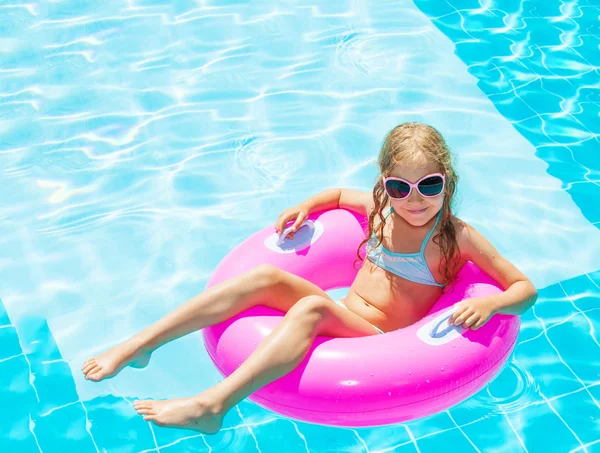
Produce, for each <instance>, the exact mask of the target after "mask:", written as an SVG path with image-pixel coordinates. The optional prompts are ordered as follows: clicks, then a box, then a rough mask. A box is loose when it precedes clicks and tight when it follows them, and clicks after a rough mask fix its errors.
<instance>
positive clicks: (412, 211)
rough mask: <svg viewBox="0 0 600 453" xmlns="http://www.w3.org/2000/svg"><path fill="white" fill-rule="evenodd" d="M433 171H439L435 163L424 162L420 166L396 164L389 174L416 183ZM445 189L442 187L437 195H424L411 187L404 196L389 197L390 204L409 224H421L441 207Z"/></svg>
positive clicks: (427, 220) (433, 215)
mask: <svg viewBox="0 0 600 453" xmlns="http://www.w3.org/2000/svg"><path fill="white" fill-rule="evenodd" d="M433 173H441V171H440V169H439V168H438V167H437V166H436V165H435V164H424V165H422V166H415V165H410V166H409V165H401V164H396V165H395V166H394V168H393V169H392V172H391V173H390V176H391V177H395V178H402V179H405V180H407V181H409V182H411V183H416V182H417V181H419V180H420V179H421V178H423V177H424V176H427V175H431V174H433ZM445 191H446V189H445V187H444V190H443V191H442V193H440V194H439V195H437V196H435V197H424V196H422V195H421V194H420V193H419V191H418V190H416V189H414V188H413V189H412V190H411V191H410V194H409V195H408V197H406V198H403V199H395V198H391V197H390V204H391V205H392V207H393V208H394V211H396V213H397V214H398V215H399V216H400V217H402V218H403V219H404V220H406V221H407V222H408V223H409V224H411V225H413V226H423V225H425V224H426V223H427V222H429V221H430V220H431V219H432V218H433V217H435V216H436V215H437V213H438V212H439V211H440V209H442V206H443V204H444V196H445V195H444V194H445Z"/></svg>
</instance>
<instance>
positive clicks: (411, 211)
mask: <svg viewBox="0 0 600 453" xmlns="http://www.w3.org/2000/svg"><path fill="white" fill-rule="evenodd" d="M426 209H427V208H423V209H416V210H413V209H407V211H408V212H410V213H411V214H420V213H422V212H424V211H425V210H426Z"/></svg>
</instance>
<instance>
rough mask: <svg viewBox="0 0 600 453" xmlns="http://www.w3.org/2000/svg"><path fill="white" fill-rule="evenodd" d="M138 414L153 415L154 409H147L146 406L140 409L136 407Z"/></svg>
mask: <svg viewBox="0 0 600 453" xmlns="http://www.w3.org/2000/svg"><path fill="white" fill-rule="evenodd" d="M135 411H136V412H137V413H138V414H140V415H155V414H154V411H153V410H152V409H149V408H147V407H144V408H141V409H136V410H135Z"/></svg>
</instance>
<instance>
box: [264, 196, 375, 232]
mask: <svg viewBox="0 0 600 453" xmlns="http://www.w3.org/2000/svg"><path fill="white" fill-rule="evenodd" d="M373 205H374V203H373V194H372V193H370V192H360V191H358V190H349V189H327V190H324V191H323V192H320V193H318V194H316V195H314V196H312V197H310V198H308V199H307V200H305V201H303V202H301V203H299V204H297V205H296V206H293V207H291V208H289V209H286V210H285V211H283V212H282V213H281V214H280V215H279V217H278V218H277V220H276V222H275V230H276V231H277V233H279V234H282V232H283V231H284V230H285V227H286V225H287V223H288V222H290V221H294V224H293V225H292V230H291V232H290V233H289V234H288V235H287V237H289V238H293V237H294V233H295V232H296V231H297V230H298V228H300V225H301V224H302V222H303V221H304V219H306V217H307V216H308V215H309V214H310V213H311V212H319V211H324V210H326V209H335V208H343V209H348V210H351V211H354V212H357V213H359V214H363V215H366V214H367V213H369V212H371V209H373Z"/></svg>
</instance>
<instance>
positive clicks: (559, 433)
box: [0, 0, 600, 453]
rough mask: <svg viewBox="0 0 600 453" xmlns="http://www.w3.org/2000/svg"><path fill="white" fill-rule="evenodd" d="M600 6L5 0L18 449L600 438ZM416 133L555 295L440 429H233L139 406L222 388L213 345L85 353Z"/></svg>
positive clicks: (489, 231) (0, 53)
mask: <svg viewBox="0 0 600 453" xmlns="http://www.w3.org/2000/svg"><path fill="white" fill-rule="evenodd" d="M599 16H600V3H599V2H598V1H597V0H573V1H567V0H560V1H559V0H556V1H555V0H521V1H512V0H508V1H504V0H503V1H502V2H500V1H499V0H495V1H494V0H480V1H476V0H461V1H454V0H453V1H444V0H436V1H433V0H430V1H427V0H415V1H414V2H413V1H407V0H399V1H373V2H366V1H362V2H361V1H352V2H351V1H335V2H325V1H322V2H320V3H317V4H315V3H310V4H308V3H304V2H265V1H255V2H246V1H238V2H235V1H231V2H227V1H208V0H207V1H202V0H197V1H192V0H181V1H167V0H162V1H160V0H156V1H152V0H128V1H127V0H120V1H112V0H108V1H105V2H83V1H75V0H68V1H59V0H54V1H48V2H39V3H33V2H32V3H24V2H15V1H11V0H9V1H8V2H4V3H2V4H0V115H1V121H0V174H1V175H2V184H1V185H0V201H1V202H2V207H3V209H2V210H1V211H0V233H1V234H0V241H1V245H2V253H1V254H0V299H1V300H0V407H1V408H2V410H1V411H0V452H19V453H21V452H38V451H39V452H44V453H67V452H119V453H120V452H150V451H155V452H164V453H175V452H177V453H179V452H217V451H222V452H229V451H243V452H260V453H267V452H292V453H296V452H323V453H325V452H370V453H376V452H377V453H384V452H385V453H387V452H415V451H416V452H438V451H442V450H444V451H447V450H448V449H450V450H451V451H466V452H468V451H476V452H488V451H493V452H521V451H525V452H550V451H551V452H577V451H581V452H596V451H598V452H600V405H599V401H600V343H599V333H598V328H599V326H600V309H599V308H598V297H599V296H600V232H599V231H598V227H599V226H600V210H598V208H597V207H598V205H599V204H600V157H598V156H599V154H598V149H599V146H598V145H599V143H598V142H599V137H600V118H599V112H600V107H599V105H600V104H599V102H600V95H599V94H598V93H599V90H598V88H600V83H599V82H598V81H599V80H600V79H599V73H598V70H599V68H600V57H599V55H600V52H599V44H600V25H599V24H600V20H599ZM403 121H423V122H426V123H428V124H431V125H433V126H435V127H436V128H438V129H439V130H440V131H441V132H442V133H443V134H444V136H445V137H446V139H447V141H448V143H449V144H450V146H451V147H452V149H453V151H454V153H455V155H456V157H457V170H458V173H459V175H460V176H461V181H460V188H459V204H458V212H457V214H458V215H459V216H460V217H461V218H463V219H465V220H466V221H468V222H469V223H471V224H472V225H474V226H475V227H476V228H477V229H478V230H479V231H481V232H482V233H483V234H484V235H485V236H486V237H487V238H488V239H489V240H490V241H491V242H492V243H493V244H494V245H495V246H496V248H497V249H498V250H499V251H500V252H501V253H502V254H503V255H505V256H506V257H507V258H509V259H510V260H511V261H512V262H513V263H515V264H516V265H517V267H519V268H520V269H521V270H522V271H523V272H525V273H526V274H527V275H528V276H529V277H530V278H531V280H532V281H533V282H534V284H535V285H536V287H537V288H538V289H539V293H540V297H539V300H538V303H537V304H536V305H535V307H534V308H533V309H532V310H530V311H529V312H527V313H526V314H524V315H523V316H522V329H521V333H520V336H519V340H518V343H517V346H516V348H515V351H514V354H513V356H512V357H511V359H510V361H509V363H508V364H507V365H506V367H505V368H504V369H503V371H502V372H501V373H500V374H499V375H498V376H497V377H496V378H495V379H494V380H493V381H492V382H491V383H490V384H489V385H487V386H486V387H484V388H483V389H482V390H481V391H480V392H478V393H477V394H475V395H474V396H473V397H471V398H469V399H468V400H467V401H465V402H463V403H461V404H459V405H457V406H456V407H453V408H451V409H449V410H448V411H444V412H442V413H439V414H436V415H433V416H431V417H427V418H424V419H421V420H416V421H412V422H409V423H402V424H397V425H392V426H384V427H377V428H361V429H346V428H333V427H324V426H318V425H313V424H308V423H301V422H296V421H292V420H289V419H287V418H285V417H281V416H278V415H277V414H274V413H272V412H269V411H267V410H264V409H262V408H261V407H259V406H257V405H255V404H253V403H251V402H249V401H244V402H242V403H241V404H240V405H239V406H238V407H236V408H235V409H233V410H232V411H231V412H230V413H229V414H228V415H227V417H226V419H225V424H224V428H223V430H222V431H221V432H220V433H219V434H217V435H214V436H203V435H198V434H195V433H193V432H191V431H182V430H173V429H163V428H158V427H156V426H153V425H151V424H149V423H147V422H144V421H143V420H142V418H141V417H140V416H138V415H137V414H136V413H135V411H134V409H133V406H132V402H133V401H134V400H136V399H140V398H156V399H159V398H173V397H181V396H189V395H192V394H196V393H199V392H201V391H203V390H205V389H207V388H209V387H210V386H212V385H214V384H215V383H216V382H218V381H219V380H221V377H220V375H219V374H218V372H217V371H216V369H215V367H214V365H213V364H212V362H211V361H210V359H209V357H208V355H207V353H206V351H205V350H204V347H203V344H202V338H201V334H200V333H195V334H191V335H189V336H186V337H184V338H182V339H179V340H177V341H174V342H172V343H170V344H168V345H166V346H164V347H163V348H161V349H159V350H158V351H156V352H155V353H154V355H153V358H152V361H151V363H150V365H149V366H148V367H147V368H145V369H142V370H136V369H131V368H127V369H125V370H124V371H123V372H122V373H121V374H119V375H118V376H117V377H116V378H114V379H111V380H108V381H105V382H101V383H91V382H88V381H86V380H85V379H83V376H82V374H81V372H80V371H79V369H80V367H81V364H82V363H83V361H84V360H85V359H86V358H88V357H90V356H92V355H94V354H97V353H99V352H101V351H103V350H105V349H107V348H109V347H111V346H113V345H115V344H117V343H118V342H119V341H122V340H124V339H125V338H127V337H129V336H130V335H132V334H133V333H135V332H137V331H139V330H140V329H141V328H143V327H145V326H147V325H148V324H149V323H151V322H153V321H156V320H157V319H159V318H160V317H161V316H163V315H164V314H165V313H167V312H168V311H170V310H172V309H173V308H175V307H177V306H178V305H180V304H181V303H183V302H184V301H186V300H187V299H189V298H190V297H192V296H194V295H196V294H197V293H198V292H200V291H201V290H202V289H203V288H204V286H205V285H206V282H207V280H208V278H209V276H210V275H211V272H212V270H213V269H214V267H215V266H216V265H217V264H218V263H219V262H220V260H221V259H222V258H223V257H224V256H225V255H226V254H227V253H228V252H229V251H230V250H231V249H232V248H233V247H234V246H235V245H236V244H238V243H239V242H241V241H242V240H243V239H244V238H246V237H247V236H248V235H250V234H252V233H253V232H255V231H256V230H258V229H260V228H262V227H264V226H265V225H267V224H271V223H273V222H274V220H275V219H276V218H277V216H278V215H279V213H280V212H281V211H282V210H283V209H285V208H287V207H289V206H291V205H293V204H296V203H298V202H299V201H301V200H303V199H305V198H307V197H308V196H310V195H313V194H314V193H316V192H318V191H320V190H323V189H326V188H329V187H346V188H355V189H361V190H369V189H371V188H372V185H373V183H374V180H375V178H376V176H377V168H376V165H375V156H376V154H377V152H378V149H379V146H380V144H381V141H382V140H383V137H384V135H385V133H386V132H387V131H389V130H390V129H391V128H392V127H394V126H395V125H397V124H398V123H400V122H403Z"/></svg>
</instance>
